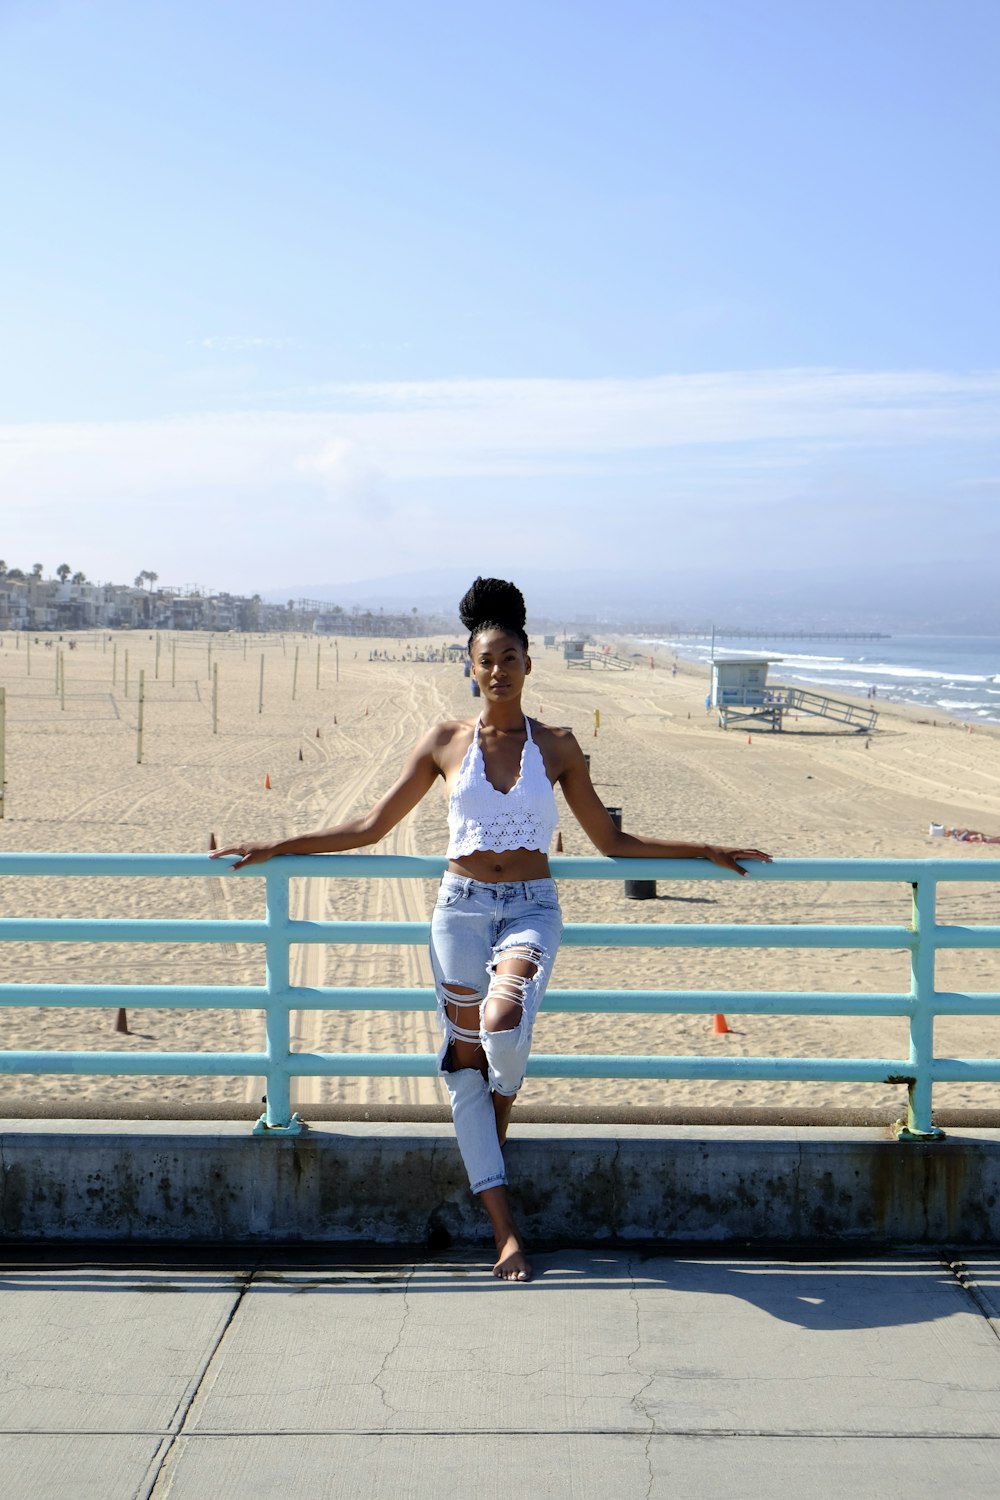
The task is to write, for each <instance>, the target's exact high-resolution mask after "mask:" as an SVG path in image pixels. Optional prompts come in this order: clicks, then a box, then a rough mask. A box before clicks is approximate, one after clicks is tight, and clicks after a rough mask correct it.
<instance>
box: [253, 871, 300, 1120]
mask: <svg viewBox="0 0 1000 1500" xmlns="http://www.w3.org/2000/svg"><path fill="white" fill-rule="evenodd" d="M264 888H265V891H266V893H267V914H266V921H267V929H268V931H267V937H266V939H265V944H264V948H265V959H266V973H267V981H266V983H267V1009H266V1010H265V1012H264V1021H265V1032H266V1038H267V1045H266V1052H267V1094H266V1100H267V1106H266V1108H265V1110H264V1113H263V1114H262V1115H261V1117H260V1119H259V1120H258V1121H257V1124H256V1125H255V1126H254V1135H265V1134H266V1135H272V1134H278V1133H281V1134H283V1135H298V1134H299V1133H300V1132H301V1130H302V1119H301V1117H300V1116H299V1115H297V1114H294V1115H293V1114H292V1100H291V1078H290V1075H289V1071H288V1064H289V1058H290V1054H291V1023H290V1018H289V1013H288V984H289V957H288V877H287V876H286V875H285V874H284V873H283V871H282V868H281V861H280V860H276V861H275V862H274V863H273V864H271V865H269V866H268V868H267V870H266V871H265V874H264Z"/></svg>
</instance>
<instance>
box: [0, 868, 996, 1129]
mask: <svg viewBox="0 0 1000 1500" xmlns="http://www.w3.org/2000/svg"><path fill="white" fill-rule="evenodd" d="M444 865H445V860H444V859H443V858H439V857H435V858H426V857H413V856H404V855H372V854H341V855H324V856H321V857H317V856H312V857H285V858H282V859H276V860H271V861H269V862H268V863H266V864H264V865H257V866H253V867H251V868H249V869H247V870H242V871H239V872H238V874H237V876H236V878H237V879H250V880H253V879H263V880H264V882H265V885H266V892H267V899H266V916H265V919H264V920H263V921H261V920H247V919H237V920H220V921H216V920H183V921H180V920H178V921H171V920H169V919H166V920H162V919H160V920H147V919H142V920H131V919H118V918H94V919H87V920H77V919H63V918H51V919H50V918H20V917H5V918H2V919H0V942H3V941H7V942H43V943H45V942H62V943H66V942H72V943H91V942H114V943H162V942H169V943H222V942H235V943H259V944H261V945H263V948H264V951H265V957H266V982H265V984H264V985H263V986H253V985H244V986H226V985H208V986H201V987H199V986H191V985H161V984H156V985H133V984H125V985H92V984H72V985H68V984H42V985H38V984H27V983H23V984H2V985H0V1004H2V1005H8V1006H12V1005H32V1006H38V1005H59V1006H93V1005H103V1006H120V1007H128V1008H142V1007H151V1006H176V1007H179V1008H185V1007H187V1008H199V1009H208V1008H219V1007H224V1008H234V1009H262V1010H263V1011H264V1013H265V1022H266V1024H265V1050H264V1051H263V1052H259V1053H233V1052H171V1053H154V1052H139V1051H135V1052H132V1051H129V1052H90V1051H83V1052H81V1051H77V1052H71V1051H65V1052H56V1051H47V1052H43V1051H18V1050H13V1049H11V1050H6V1051H3V1050H0V1073H26V1074H42V1073H81V1074H112V1073H117V1074H188V1075H195V1074H203V1075H225V1076H239V1075H251V1076H263V1077H264V1078H265V1080H266V1089H267V1109H266V1113H265V1114H264V1115H263V1116H262V1117H261V1119H260V1121H259V1122H258V1125H257V1129H258V1131H260V1132H261V1133H264V1132H275V1133H282V1132H284V1133H288V1132H294V1131H295V1130H297V1129H299V1128H300V1125H299V1121H298V1117H297V1116H295V1115H293V1113H292V1109H291V1081H292V1079H293V1078H296V1077H329V1076H348V1075H361V1074H367V1075H376V1074H377V1075H387V1076H418V1075H433V1073H434V1071H435V1061H434V1058H433V1057H431V1056H414V1055H408V1054H400V1053H363V1052H359V1053H305V1052H295V1051H293V1050H292V1047H291V1030H290V1013H291V1012H292V1011H296V1010H322V1009H349V1010H362V1009H368V1010H415V1009H431V1008H432V1007H433V1005H434V995H433V991H432V990H430V989H377V988H347V987H342V988H336V987H324V988H307V987H303V986H295V985H292V984H291V983H290V981H289V947H290V946H291V945H293V944H299V943H390V944H413V943H420V944H423V943H425V942H426V941H427V933H428V925H427V923H425V922H377V923H376V922H313V921H303V920H293V919H292V918H291V917H290V916H289V891H288V882H289V880H290V879H293V878H301V877H303V876H310V877H314V878H315V877H319V878H326V879H330V878H344V877H353V878H357V877H359V876H360V877H365V878H370V879H379V878H387V879H398V878H400V877H404V878H420V879H426V878H428V877H437V876H440V874H441V871H442V870H443V868H444ZM220 873H222V871H221V869H220V865H219V863H217V862H215V861H211V860H209V859H208V858H207V857H206V856H204V855H158V854H126V855H112V854H7V855H0V875H6V876H25V877H26V876H53V877H59V878H65V877H67V876H81V877H82V876H90V877H102V878H103V877H109V876H113V877H122V878H124V879H128V878H132V879H135V878H144V879H145V878H148V877H177V876H186V877H194V878H206V877H207V878H218V877H219V876H220ZM552 873H553V875H554V876H555V877H556V879H558V880H623V879H626V878H628V879H657V878H659V879H669V880H671V881H680V880H736V879H738V878H739V877H738V876H735V875H731V874H729V873H728V872H726V871H723V870H720V869H718V868H717V867H716V866H714V865H710V864H708V863H706V862H705V861H703V860H653V859H630V860H608V859H596V858H594V859H574V858H566V857H562V858H556V859H553V860H552ZM226 878H232V877H230V876H228V875H227V877H226ZM748 878H749V879H750V880H752V881H794V882H809V881H837V882H842V881H852V882H866V883H871V882H878V883H895V884H897V885H898V884H904V883H905V884H907V885H909V886H911V887H912V912H913V916H912V922H911V923H910V924H908V925H906V926H875V925H867V924H864V925H854V926H850V925H843V924H840V925H835V924H824V925H810V924H802V925H799V924H766V923H765V924H749V923H739V924H720V923H707V922H706V923H698V924H688V923H682V924H662V923H647V922H642V923H627V924H620V923H576V924H574V923H569V924H567V927H566V929H565V934H564V938H563V941H564V944H565V945H567V946H570V947H574V946H591V947H613V948H622V947H661V948H679V947H685V948H801V949H823V948H858V949H903V950H908V951H909V953H910V988H909V991H908V992H906V993H898V994H891V993H890V994H878V993H869V994H843V993H839V992H823V991H809V990H807V991H784V992H774V991H761V992H756V991H739V990H606V989H600V990H559V989H551V990H550V991H549V992H548V994H547V996H546V999H545V1009H546V1011H547V1012H552V1011H600V1012H612V1013H615V1012H619V1013H629V1012H632V1013H638V1012H645V1013H650V1012H653V1013H663V1014H679V1013H687V1014H707V1015H711V1014H713V1013H717V1012H730V1013H735V1014H756V1015H795V1014H799V1015H813V1016H814V1015H854V1016H862V1015H863V1016H904V1017H906V1018H907V1019H908V1021H909V1055H908V1056H907V1057H905V1058H807V1057H645V1056H643V1057H632V1056H606V1055H600V1056H597V1055H570V1056H561V1055H549V1056H545V1055H537V1054H536V1055H535V1056H534V1057H533V1058H532V1060H531V1072H532V1073H534V1074H536V1075H542V1076H548V1077H562V1078H567V1077H586V1078H704V1079H747V1080H771V1079H773V1080H775V1081H776V1082H777V1081H781V1080H797V1081H807V1082H808V1081H843V1082H883V1083H898V1084H905V1085H906V1086H907V1089H908V1097H909V1105H908V1116H907V1124H906V1126H905V1127H903V1129H902V1130H901V1131H900V1134H901V1136H902V1137H903V1138H921V1137H926V1136H928V1135H933V1134H937V1133H938V1132H937V1131H936V1130H935V1128H934V1126H933V1124H932V1117H931V1094H932V1089H933V1085H934V1084H935V1083H940V1082H954V1081H973V1080H974V1081H979V1082H992V1083H996V1082H1000V1058H985V1059H983V1058H977V1059H971V1058H939V1057H935V1055H934V1021H935V1017H937V1016H939V1015H994V1016H995V1015H998V1014H1000V993H993V992H990V993H985V992H974V993H969V994H966V993H960V992H939V991H937V990H936V989H935V987H934V985H935V973H934V969H935V965H934V959H935V953H936V952H937V951H939V950H941V949H956V948H997V947H1000V927H994V926H983V925H977V926H955V925H943V924H940V923H938V921H937V919H936V910H935V908H936V892H937V887H938V885H939V884H941V883H951V882H966V883H970V882H976V883H980V884H981V883H990V884H993V883H996V882H1000V860H980V859H976V860H870V859H851V860H848V859H833V860H818V859H809V860H776V861H775V862H774V863H773V864H771V865H752V866H751V867H750V874H749V876H748Z"/></svg>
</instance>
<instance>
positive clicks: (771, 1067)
mask: <svg viewBox="0 0 1000 1500" xmlns="http://www.w3.org/2000/svg"><path fill="white" fill-rule="evenodd" d="M267 1066H268V1059H267V1057H266V1055H264V1054H263V1053H231V1052H164V1053H159V1052H21V1051H19V1052H3V1051H0V1074H4V1073H31V1074H39V1073H69V1074H73V1073H85V1074H102V1075H103V1074H123V1075H135V1076H143V1075H145V1076H164V1075H167V1076H169V1075H172V1074H192V1075H200V1076H203V1077H215V1076H220V1075H228V1076H234V1077H235V1076H240V1077H253V1076H256V1075H263V1074H264V1073H265V1071H266V1069H267ZM911 1069H912V1064H910V1063H909V1062H907V1061H905V1060H904V1059H900V1058H849V1057H827V1058H805V1057H728V1058H727V1057H626V1056H621V1057H618V1056H607V1055H597V1054H578V1055H572V1054H570V1055H565V1054H562V1055H560V1054H544V1053H540V1054H536V1055H535V1056H534V1057H533V1058H532V1060H531V1063H530V1066H529V1070H528V1071H529V1073H531V1074H534V1075H536V1076H538V1077H546V1078H706V1079H715V1080H725V1079H729V1078H740V1079H748V1080H751V1081H760V1082H765V1081H767V1080H769V1079H789V1080H794V1081H798V1082H804V1083H810V1082H851V1083H905V1082H906V1081H907V1079H908V1078H909V1077H910V1076H912V1075H911ZM278 1071H280V1072H284V1073H287V1074H288V1075H289V1076H293V1077H294V1076H298V1077H304V1078H320V1077H340V1076H343V1077H373V1076H374V1077H408V1078H417V1077H433V1076H434V1075H435V1074H436V1072H437V1065H436V1062H435V1059H434V1058H433V1057H431V1056H426V1055H424V1056H415V1055H413V1054H412V1053H399V1052H377V1053H364V1052H361V1053H354V1052H350V1053H326V1054H323V1053H305V1052H302V1053H292V1054H291V1056H290V1058H289V1060H288V1063H287V1065H285V1066H283V1067H281V1068H279V1069H278ZM931 1075H932V1077H933V1079H934V1081H935V1082H936V1083H961V1082H966V1081H975V1082H983V1083H996V1082H1000V1059H992V1060H990V1059H984V1060H980V1059H977V1058H943V1059H940V1058H939V1059H938V1060H937V1061H935V1062H934V1063H932V1064H931Z"/></svg>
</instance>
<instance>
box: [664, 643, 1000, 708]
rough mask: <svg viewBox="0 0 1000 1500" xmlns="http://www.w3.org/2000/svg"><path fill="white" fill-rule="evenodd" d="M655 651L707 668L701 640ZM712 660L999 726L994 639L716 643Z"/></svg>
mask: <svg viewBox="0 0 1000 1500" xmlns="http://www.w3.org/2000/svg"><path fill="white" fill-rule="evenodd" d="M658 644H660V645H662V646H665V647H668V648H670V649H672V650H674V651H676V653H677V655H678V656H680V657H683V658H685V659H686V660H693V661H701V662H706V663H707V662H708V661H709V659H710V657H711V643H710V642H709V641H707V640H704V641H703V640H698V641H692V640H686V639H684V638H681V639H678V640H663V641H661V642H659V643H658ZM715 654H716V656H748V657H759V656H768V657H780V658H781V660H780V661H774V662H773V663H772V665H771V667H770V668H769V669H768V681H769V682H784V683H794V684H796V685H799V686H802V687H816V688H820V687H821V688H824V689H826V690H828V691H831V692H832V693H833V696H836V689H837V688H840V690H841V691H842V692H843V694H844V696H845V697H850V698H867V696H868V692H869V689H871V688H874V689H875V693H876V697H877V698H888V699H891V700H893V701H895V702H899V703H910V704H913V705H915V706H916V707H918V708H922V709H925V710H926V711H927V716H928V717H929V718H933V717H934V714H935V713H936V712H937V713H941V714H950V715H952V716H953V717H955V718H958V719H966V720H970V721H974V722H979V723H988V724H1000V637H997V636H960V635H941V636H934V635H892V636H887V637H885V638H884V639H882V640H874V641H864V640H845V641H838V640H837V639H836V638H832V639H830V640H829V641H824V640H809V641H796V640H794V639H791V638H788V639H783V638H776V639H774V640H770V641H769V640H762V641H757V640H755V641H747V640H741V639H740V638H739V637H738V636H727V637H725V638H724V639H722V638H720V637H718V636H717V637H716V641H715Z"/></svg>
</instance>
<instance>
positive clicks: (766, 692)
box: [711, 656, 878, 734]
mask: <svg viewBox="0 0 1000 1500" xmlns="http://www.w3.org/2000/svg"><path fill="white" fill-rule="evenodd" d="M782 659H783V658H782V657H780V656H764V657H758V658H755V659H752V658H750V657H746V656H738V657H722V656H718V657H716V658H715V660H714V661H713V662H712V693H711V703H712V705H713V706H714V708H715V710H716V712H717V713H718V715H719V725H720V727H721V728H722V729H729V728H731V727H732V728H743V729H746V728H749V727H756V728H758V729H761V728H763V729H768V730H770V731H771V732H772V733H774V731H775V730H777V731H778V732H779V733H780V732H781V730H782V729H784V727H785V725H784V716H785V714H786V713H795V714H810V715H814V716H816V717H817V718H823V719H830V720H832V721H833V722H834V723H835V724H847V725H850V727H851V728H852V729H855V730H857V732H858V733H859V734H865V733H869V732H870V731H871V730H873V729H874V728H875V725H876V723H877V722H878V714H877V712H876V711H875V710H874V709H871V708H861V707H859V706H858V705H857V704H856V703H846V702H845V701H844V700H843V699H842V698H831V697H829V696H828V695H827V694H825V693H814V692H810V691H809V690H808V689H806V688H778V689H772V688H769V687H768V685H767V669H768V667H769V666H770V665H771V663H772V662H775V661H781V660H782Z"/></svg>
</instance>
